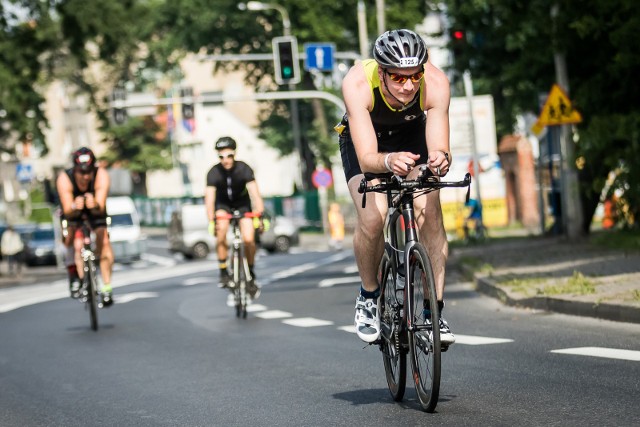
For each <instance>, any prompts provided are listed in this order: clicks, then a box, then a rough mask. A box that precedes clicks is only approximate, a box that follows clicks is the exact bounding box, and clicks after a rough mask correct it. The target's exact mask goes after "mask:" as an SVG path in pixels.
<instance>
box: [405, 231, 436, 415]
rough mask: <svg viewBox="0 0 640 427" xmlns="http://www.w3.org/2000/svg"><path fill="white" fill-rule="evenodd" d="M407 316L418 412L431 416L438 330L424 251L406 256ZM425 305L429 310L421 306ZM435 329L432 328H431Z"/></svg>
mask: <svg viewBox="0 0 640 427" xmlns="http://www.w3.org/2000/svg"><path fill="white" fill-rule="evenodd" d="M408 273H409V281H410V282H409V283H410V288H411V289H410V290H409V294H408V303H409V307H408V309H409V310H408V313H407V315H408V316H411V317H410V320H411V326H410V328H409V348H410V352H411V369H412V371H413V381H414V385H415V388H416V393H417V395H418V400H419V401H420V405H421V406H422V409H424V410H425V411H427V412H433V411H434V410H435V408H436V405H437V404H438V396H439V394H440V357H441V354H440V327H439V312H438V301H437V295H436V287H435V280H434V276H433V270H432V268H431V261H430V260H429V256H428V255H427V253H426V251H425V249H424V247H423V246H422V245H420V244H416V245H414V246H413V247H412V248H411V249H410V252H409V272H408ZM427 300H428V301H429V306H426V304H425V302H426V301H427ZM433 325H435V327H432V326H433Z"/></svg>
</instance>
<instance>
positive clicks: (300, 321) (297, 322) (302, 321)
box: [282, 317, 333, 328]
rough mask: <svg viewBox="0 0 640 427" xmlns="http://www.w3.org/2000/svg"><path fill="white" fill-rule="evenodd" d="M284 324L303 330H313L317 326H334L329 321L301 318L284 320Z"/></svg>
mask: <svg viewBox="0 0 640 427" xmlns="http://www.w3.org/2000/svg"><path fill="white" fill-rule="evenodd" d="M282 323H286V324H287V325H291V326H299V327H301V328H313V327H315V326H329V325H333V322H331V321H329V320H322V319H315V318H313V317H299V318H297V319H287V320H283V321H282Z"/></svg>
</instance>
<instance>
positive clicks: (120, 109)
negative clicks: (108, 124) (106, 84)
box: [111, 87, 127, 125]
mask: <svg viewBox="0 0 640 427" xmlns="http://www.w3.org/2000/svg"><path fill="white" fill-rule="evenodd" d="M126 100H127V91H126V90H125V89H124V88H123V87H116V88H115V89H114V90H113V93H112V94H111V120H112V121H113V123H114V124H116V125H121V124H124V123H125V122H126V121H127V108H126V107H125V105H124V102H125V101H126Z"/></svg>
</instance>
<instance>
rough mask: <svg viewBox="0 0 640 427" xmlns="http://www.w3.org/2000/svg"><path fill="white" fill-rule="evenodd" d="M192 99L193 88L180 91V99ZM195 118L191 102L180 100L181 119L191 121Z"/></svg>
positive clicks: (184, 88)
mask: <svg viewBox="0 0 640 427" xmlns="http://www.w3.org/2000/svg"><path fill="white" fill-rule="evenodd" d="M192 97H193V88H190V87H183V88H182V89H180V98H192ZM194 116H195V110H194V108H193V100H191V101H184V100H182V118H183V119H193V118H194Z"/></svg>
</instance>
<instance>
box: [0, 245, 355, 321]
mask: <svg viewBox="0 0 640 427" xmlns="http://www.w3.org/2000/svg"><path fill="white" fill-rule="evenodd" d="M350 255H351V253H350V252H348V251H346V252H340V253H337V254H335V255H332V256H330V257H327V258H324V259H321V260H319V261H317V262H314V263H309V264H304V269H301V268H300V267H303V266H300V267H297V268H294V269H291V271H294V272H292V273H287V272H288V271H290V270H284V271H283V272H281V274H280V275H279V276H277V277H274V278H268V279H267V280H265V281H264V283H263V282H261V283H262V284H268V283H270V282H272V281H273V280H274V279H277V278H284V277H290V276H292V275H294V274H298V273H301V272H303V271H306V270H310V269H312V268H317V267H320V266H322V265H326V264H330V263H333V262H337V261H340V260H342V259H344V258H347V257H349V256H350ZM160 258H162V257H160ZM172 261H173V260H172ZM167 264H168V262H167ZM213 270H215V268H214V267H212V266H211V265H210V264H209V263H197V264H190V263H188V264H180V265H173V264H172V265H171V266H169V265H166V266H165V265H162V264H161V265H160V266H158V267H156V268H151V269H144V270H142V269H140V270H126V271H117V272H114V280H113V281H112V285H113V287H114V289H118V288H121V287H123V286H129V285H136V284H142V283H150V282H153V281H156V280H162V279H170V278H173V277H179V276H183V275H186V274H194V273H205V272H211V271H213ZM282 273H287V274H286V275H284V276H283V275H282ZM116 295H117V293H116ZM68 297H69V290H68V283H67V281H66V280H58V281H56V282H53V283H50V282H49V283H39V284H34V285H30V286H29V287H28V288H27V287H25V288H21V287H17V288H8V289H0V301H2V303H0V313H6V312H8V311H12V310H16V309H18V308H21V307H27V306H30V305H34V304H39V303H43V302H48V301H54V300H58V299H63V298H68ZM232 306H233V304H232Z"/></svg>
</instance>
